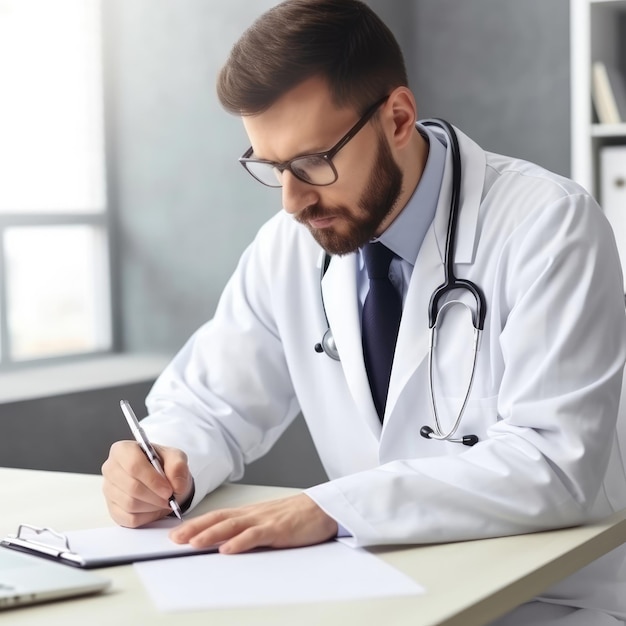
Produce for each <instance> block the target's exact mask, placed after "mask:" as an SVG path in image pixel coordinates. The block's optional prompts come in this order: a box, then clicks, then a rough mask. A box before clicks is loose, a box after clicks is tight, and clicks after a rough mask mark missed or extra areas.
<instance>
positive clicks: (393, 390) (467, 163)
mask: <svg viewBox="0 0 626 626" xmlns="http://www.w3.org/2000/svg"><path fill="white" fill-rule="evenodd" d="M457 136H458V140H459V146H460V150H461V168H462V170H461V176H462V179H461V210H460V215H459V222H458V232H459V233H462V236H458V237H457V240H456V245H457V249H456V259H455V261H456V263H457V264H464V263H471V262H472V261H473V257H474V251H475V239H476V229H477V224H478V214H479V208H480V200H481V197H482V189H483V182H484V177H485V164H486V158H485V153H484V151H483V150H482V149H481V148H480V147H479V146H478V145H477V144H476V143H474V142H473V141H472V140H471V139H469V138H468V137H467V136H466V135H464V134H463V133H461V132H460V131H458V130H457ZM451 193H452V157H451V154H450V148H449V146H448V148H447V150H446V168H445V172H444V176H443V180H442V184H441V192H440V194H439V200H438V202H437V209H436V212H435V218H434V220H433V223H432V225H431V227H430V228H429V230H428V232H427V234H426V237H425V238H424V242H423V243H422V247H421V248H420V251H419V254H418V257H417V261H416V263H415V267H414V269H413V273H412V275H411V282H410V283H409V288H408V291H407V295H406V300H405V305H404V310H403V312H402V322H401V324H400V330H399V332H398V341H397V344H396V352H395V355H394V362H393V369H392V372H391V380H390V382H389V393H388V396H387V406H386V410H385V419H384V427H383V432H384V431H385V430H386V429H387V428H386V427H387V425H388V424H389V423H390V422H392V421H393V420H392V419H391V418H392V416H393V411H394V408H395V406H396V404H397V402H398V399H399V397H400V394H401V393H402V391H403V389H404V388H405V386H406V385H407V383H408V382H409V381H410V379H411V377H412V376H413V374H414V373H415V371H416V369H417V368H418V367H419V366H420V364H421V363H422V361H423V360H424V358H426V356H427V354H428V345H429V336H430V331H429V327H428V323H429V322H428V309H429V303H430V298H431V295H432V294H433V292H434V291H435V290H436V289H437V288H438V287H439V286H440V285H441V284H443V282H444V279H445V277H444V256H445V249H446V236H447V228H448V218H449V215H450V197H451Z"/></svg>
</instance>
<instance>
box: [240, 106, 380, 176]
mask: <svg viewBox="0 0 626 626" xmlns="http://www.w3.org/2000/svg"><path fill="white" fill-rule="evenodd" d="M388 98H389V96H385V97H384V98H381V99H380V100H377V101H376V102H375V103H374V104H373V105H372V106H371V107H370V108H369V109H367V111H365V113H364V114H363V116H362V117H361V118H360V119H359V120H358V121H357V123H356V124H355V125H354V126H353V127H352V128H351V129H350V130H349V131H348V132H347V133H346V134H345V135H344V136H343V137H342V138H341V139H340V140H339V141H338V142H337V143H336V144H335V145H334V146H333V147H332V148H330V150H326V151H324V152H312V153H311V154H301V155H300V156H297V157H294V158H293V159H289V161H284V162H283V163H277V162H276V161H270V160H267V159H253V158H251V155H252V152H253V151H252V146H250V147H249V148H248V149H247V150H246V151H245V152H244V153H243V155H242V156H241V157H239V163H241V165H242V166H243V168H244V169H245V170H246V172H248V174H250V176H252V178H254V179H255V180H258V181H259V182H260V183H261V184H262V185H265V186H266V187H274V188H276V187H282V186H283V185H282V182H281V181H280V180H278V178H277V179H276V184H275V185H270V184H269V183H267V182H265V181H263V180H261V179H260V178H259V177H258V176H256V175H255V174H254V173H253V172H252V170H250V169H249V168H248V163H263V164H265V165H269V166H271V167H272V168H274V169H276V170H278V172H279V173H280V174H282V173H283V172H284V171H285V170H289V171H290V172H291V173H292V174H293V175H294V176H295V177H296V178H297V179H298V180H301V181H302V182H305V183H307V184H309V185H313V186H315V187H328V185H332V184H333V183H335V182H337V179H338V178H339V174H338V173H337V169H336V168H335V165H334V163H333V158H334V157H335V155H336V154H337V153H338V152H339V151H340V150H341V149H342V148H344V147H345V145H346V144H347V143H348V142H349V141H350V140H351V139H353V138H354V137H355V136H356V135H357V133H358V132H359V131H360V130H361V129H362V128H363V127H364V126H365V125H366V124H367V123H368V122H369V121H370V119H371V118H372V116H373V115H374V113H376V111H378V109H379V108H380V107H381V106H382V105H383V104H384V103H385V102H386V101H387V99H388ZM310 158H321V159H324V161H326V162H327V163H328V165H329V166H330V169H331V170H332V172H333V174H334V176H335V177H334V178H333V180H331V181H330V182H328V183H312V182H311V181H310V180H305V179H304V178H302V177H301V176H300V175H299V174H298V173H297V171H296V170H294V169H292V167H291V164H292V163H294V162H295V161H299V160H301V159H310Z"/></svg>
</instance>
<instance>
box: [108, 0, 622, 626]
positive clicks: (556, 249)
mask: <svg viewBox="0 0 626 626" xmlns="http://www.w3.org/2000/svg"><path fill="white" fill-rule="evenodd" d="M218 94H219V97H220V99H221V102H222V104H223V105H224V106H225V107H226V108H227V109H228V110H229V111H231V112H234V113H236V114H238V115H241V117H242V119H243V124H244V126H245V129H246V132H247V134H248V136H249V138H250V142H251V148H250V149H249V150H248V151H246V153H245V155H244V157H242V159H241V161H242V164H243V165H244V166H245V167H246V169H247V170H248V172H249V173H250V174H252V175H253V176H254V177H255V178H257V179H258V180H259V181H260V182H262V183H264V184H266V185H270V186H272V185H273V186H280V187H282V200H283V207H284V211H282V212H280V213H279V214H278V215H276V216H275V217H274V218H273V219H271V220H270V221H269V222H268V223H267V224H266V225H265V226H264V227H263V228H262V229H261V230H260V232H259V234H258V235H257V237H256V239H255V241H254V242H253V243H252V244H251V246H250V247H249V248H248V249H247V250H246V252H245V253H244V254H243V256H242V258H241V261H240V263H239V266H238V268H237V270H236V271H235V273H234V275H233V277H232V278H231V280H230V282H229V284H228V285H227V287H226V289H225V291H224V294H223V296H222V298H221V300H220V303H219V306H218V308H217V311H216V313H215V317H214V318H213V319H212V320H211V321H210V322H208V323H207V324H206V325H205V326H203V327H202V328H201V329H200V330H199V331H198V332H197V333H196V334H195V335H194V336H193V337H192V338H191V340H190V341H189V342H188V343H187V345H186V346H185V347H184V348H183V349H182V350H181V352H180V353H179V354H178V355H177V357H176V358H175V359H174V361H173V362H172V364H171V365H170V366H169V367H168V368H167V370H166V371H165V372H164V373H163V375H162V376H161V377H160V378H159V380H158V381H157V382H156V384H155V386H154V388H153V390H152V391H151V393H150V396H149V398H148V402H147V403H148V407H149V410H150V416H149V417H148V418H146V419H145V420H144V422H143V425H144V427H145V429H146V431H147V433H148V435H149V437H150V438H151V439H152V440H153V441H154V442H156V443H158V444H160V446H159V451H160V453H161V455H162V458H163V462H164V468H165V473H166V475H167V478H168V480H164V479H162V478H161V477H159V476H158V475H157V474H156V472H155V471H154V470H153V469H152V468H151V466H150V465H149V464H148V462H147V460H146V459H145V458H144V457H143V455H142V454H141V452H140V450H139V448H138V447H137V445H136V444H135V443H134V442H118V443H116V444H114V445H113V446H112V448H111V453H110V456H109V459H108V460H107V461H106V462H105V464H104V465H103V475H104V479H105V480H104V493H105V496H106V499H107V503H108V506H109V510H110V512H111V515H112V517H113V519H114V520H115V521H116V522H118V523H119V524H122V525H125V526H131V527H136V526H140V525H142V524H145V523H147V522H149V521H151V520H154V519H156V518H159V517H162V516H164V515H167V514H168V513H169V507H168V498H169V497H170V496H171V494H172V489H173V491H174V495H175V496H176V497H177V499H178V500H179V502H181V503H182V506H183V508H184V509H187V508H189V507H193V506H194V505H195V504H196V503H197V502H198V501H200V500H201V499H202V498H203V497H204V496H205V494H206V493H208V492H210V491H211V490H212V489H214V488H216V487H217V486H218V485H219V484H221V483H222V482H223V481H225V480H236V479H238V478H240V477H241V475H242V472H243V468H244V465H245V464H246V463H248V462H250V461H252V460H254V459H256V458H258V457H260V456H261V455H263V454H264V453H265V452H267V450H269V448H270V447H271V446H272V445H273V443H274V442H275V441H276V440H277V439H278V437H279V436H280V435H281V433H282V432H283V431H284V429H285V428H286V427H287V425H288V424H289V423H290V422H291V421H292V420H293V419H294V417H295V416H296V415H297V414H298V413H299V412H300V411H302V413H303V415H304V417H305V419H306V421H307V424H308V426H309V429H310V431H311V435H312V437H313V440H314V442H315V444H316V446H317V449H318V451H319V454H320V457H321V460H322V462H323V464H324V467H325V469H326V471H327V473H328V475H329V477H330V480H329V482H327V483H325V484H322V485H318V486H315V487H313V488H311V489H308V490H306V491H304V492H303V493H302V494H300V495H297V496H295V497H290V498H285V499H283V500H278V501H273V502H266V503H262V504H257V505H253V506H248V507H243V508H236V509H229V510H222V511H214V512H211V513H209V514H207V515H202V516H199V517H197V518H194V519H191V520H188V521H185V522H184V523H183V524H181V525H180V526H179V527H178V528H177V529H176V530H174V531H173V532H172V537H173V539H174V540H175V541H179V542H189V543H191V544H192V545H195V546H204V545H208V544H213V543H218V542H220V543H221V548H220V550H221V552H223V553H235V552H241V551H245V550H250V549H252V548H255V547H257V546H273V547H287V546H301V545H307V544H313V543H318V542H322V541H325V540H327V539H330V538H332V537H334V536H336V535H337V534H338V533H342V534H348V535H351V536H352V537H353V540H354V542H355V543H356V544H357V545H373V544H394V543H397V544H406V543H410V542H414V543H426V542H440V541H456V540H463V539H472V538H481V537H492V536H500V535H510V534H517V533H525V532H533V531H537V530H542V529H547V528H558V527H564V526H569V525H575V524H580V523H584V522H587V521H589V520H590V519H594V518H596V517H601V516H605V515H608V514H610V513H611V512H613V511H615V510H617V509H619V508H622V507H624V506H626V477H625V476H624V468H623V465H622V462H621V460H620V451H619V448H618V443H617V440H616V438H615V429H616V415H617V407H618V402H619V396H620V389H621V377H622V369H623V365H624V359H625V343H626V342H625V339H626V335H625V333H626V328H625V319H624V308H623V294H622V292H621V285H622V278H621V273H620V269H619V262H618V257H617V251H616V248H615V242H614V239H613V237H612V234H611V231H610V228H609V226H608V225H607V223H606V221H605V220H604V218H603V216H602V213H601V211H600V209H599V208H598V206H597V205H596V204H595V202H594V201H593V199H592V198H590V197H589V195H588V194H586V193H585V191H584V190H582V189H581V188H580V187H578V186H577V185H575V184H574V183H572V182H571V181H568V180H566V179H563V178H561V177H559V176H556V175H554V174H551V173H549V172H546V171H545V170H543V169H541V168H539V167H538V166H536V165H533V164H530V163H526V162H523V161H519V160H515V159H511V158H508V157H503V156H500V155H494V154H490V153H486V152H484V151H483V150H482V149H481V148H480V147H479V146H477V145H476V144H475V143H474V142H472V141H471V140H470V139H469V138H468V137H466V136H465V135H463V134H462V133H460V132H459V131H457V132H456V135H455V137H457V138H458V139H455V138H454V137H453V135H452V133H453V132H454V131H452V132H451V133H446V132H443V130H442V129H441V128H438V127H436V126H430V125H424V124H419V123H418V124H417V126H416V118H417V109H416V104H415V100H414V97H413V94H412V93H411V91H410V90H409V88H408V86H407V80H406V72H405V69H404V62H403V59H402V55H401V52H400V50H399V48H398V45H397V43H396V42H395V40H394V38H393V36H392V35H391V33H390V32H389V30H388V29H387V28H386V27H385V26H384V24H382V23H381V22H380V20H379V19H378V18H377V17H376V15H374V14H373V13H372V11H371V10H369V9H368V8H367V7H366V6H365V5H363V4H361V3H360V2H358V1H356V0H287V2H285V3H283V4H281V5H278V6H277V7H275V8H273V9H272V10H270V11H268V12H267V13H266V14H264V15H263V16H262V17H261V18H260V19H259V20H257V22H255V24H254V25H253V26H252V27H251V28H250V29H249V30H248V31H247V32H246V33H245V34H244V35H243V36H242V38H241V39H240V40H239V41H238V42H237V44H236V45H235V46H234V48H233V50H232V53H231V56H230V58H229V60H228V62H227V63H226V65H225V67H224V68H223V70H222V72H221V74H220V77H219V81H218ZM456 140H458V143H459V151H460V170H459V167H458V166H457V167H456V172H457V174H458V173H459V172H460V180H459V181H458V184H459V185H460V190H459V191H460V194H459V196H458V197H460V208H459V216H458V226H457V236H456V237H454V241H453V242H452V243H453V244H455V248H454V257H453V260H454V263H453V270H454V272H455V273H456V274H457V275H458V276H459V278H461V279H463V280H464V281H472V283H475V284H477V285H478V288H477V290H476V292H477V295H476V296H475V297H473V296H471V295H470V294H468V292H467V290H460V289H454V290H453V291H452V292H451V293H449V294H444V296H443V297H442V298H441V302H440V303H439V305H438V310H439V311H440V313H439V317H438V319H437V327H438V331H437V332H438V334H437V342H436V346H435V348H434V358H433V360H432V364H431V365H432V376H431V375H430V373H429V362H430V359H429V356H428V338H429V325H430V322H429V308H430V298H431V294H433V293H434V292H435V291H436V290H437V289H438V287H439V286H440V285H441V284H442V283H444V281H445V278H446V275H445V272H444V261H445V256H446V250H447V249H448V248H449V247H450V244H449V243H448V244H447V243H446V232H447V227H448V218H449V215H450V206H451V202H452V200H453V198H452V197H451V196H453V195H454V194H453V191H452V190H453V187H454V184H453V177H454V173H453V170H455V168H454V167H453V160H454V159H453V156H454V155H453V153H454V146H455V141H456ZM389 249H391V250H392V252H388V250H389ZM323 251H326V252H327V253H328V255H330V256H329V257H328V258H325V257H324V255H323ZM379 253H380V254H379ZM328 259H330V262H329V263H327V261H328ZM381 259H383V260H381ZM385 259H386V260H385ZM381 267H382V269H381ZM379 294H382V296H381V297H379ZM483 295H484V300H485V302H484V304H483V306H482V308H481V310H482V315H484V318H485V326H484V331H483V332H482V337H481V338H480V350H479V351H478V353H477V356H476V363H475V374H474V376H473V381H472V382H470V380H469V379H470V372H471V371H472V362H473V358H474V357H473V352H472V340H473V339H472V335H473V329H472V326H471V324H469V322H468V317H472V316H473V317H474V322H475V323H477V319H478V318H480V317H482V316H481V315H479V314H478V313H477V311H476V309H477V308H478V306H479V303H480V300H481V299H482V296H483ZM451 301H458V302H457V304H450V302H451ZM459 302H460V304H459ZM465 305H467V307H468V308H469V310H470V312H471V314H470V315H468V313H467V311H466V308H465ZM400 315H401V319H398V318H399V316H400ZM431 317H432V316H431ZM373 324H374V327H373V328H372V325H373ZM328 329H330V331H332V335H333V341H331V342H328V341H324V342H322V341H320V340H321V338H322V336H324V335H325V333H326V331H327V330H328ZM333 344H336V354H335V352H334V347H333ZM324 352H326V354H324ZM329 356H330V357H331V358H329ZM337 359H340V360H337ZM392 361H393V362H392ZM431 378H432V381H431ZM468 388H471V389H470V393H469V395H468V396H467V398H466V395H467V390H468ZM431 396H432V401H431ZM433 405H434V406H433ZM462 405H463V406H462ZM433 408H434V409H435V410H436V411H437V415H436V416H435V414H434V410H433ZM460 414H461V419H460V420H457V417H458V416H459V415H460ZM457 421H459V424H457V425H456V428H455V422H457ZM420 430H422V431H423V435H421V434H420ZM463 437H465V438H466V440H465V443H467V444H470V445H462V443H460V442H459V441H457V440H461V441H462V440H463ZM471 444H474V445H471ZM620 568H621V574H620V573H619V572H620ZM624 570H625V568H624V552H623V551H622V550H618V551H614V552H613V553H611V554H609V555H607V556H606V557H604V558H603V559H600V560H599V561H597V562H596V563H593V564H592V565H590V566H589V567H587V568H585V569H583V570H581V571H580V572H579V573H577V574H576V575H575V576H574V577H571V578H570V579H568V580H567V581H564V582H563V583H562V584H561V585H559V586H557V587H555V588H553V589H551V590H549V592H547V593H546V594H544V595H543V596H542V597H541V598H538V599H537V600H536V601H534V602H531V603H528V604H527V605H524V606H522V607H520V608H519V609H518V610H517V611H515V612H514V613H512V614H510V615H509V616H507V617H505V618H503V619H502V620H501V621H499V622H498V624H531V623H532V624H557V623H558V624H585V625H589V624H594V625H603V624H607V625H608V624H621V623H622V622H621V621H619V620H624V619H626V604H624V600H623V597H622V596H623V593H622V589H623V584H624V582H625V581H624V576H625V575H626V574H625V571H624ZM620 576H621V578H620Z"/></svg>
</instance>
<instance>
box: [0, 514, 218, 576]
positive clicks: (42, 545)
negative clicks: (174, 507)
mask: <svg viewBox="0 0 626 626" xmlns="http://www.w3.org/2000/svg"><path fill="white" fill-rule="evenodd" d="M178 524H179V522H178V520H175V519H171V518H165V519H162V520H159V521H157V522H153V523H152V524H148V525H146V526H142V527H141V528H123V527H121V526H107V527H104V528H92V529H87V530H74V531H69V532H66V533H60V532H57V531H56V530H53V529H52V528H49V527H46V526H43V527H39V526H33V525H31V524H20V525H19V526H18V528H17V532H16V533H15V534H11V535H8V536H6V537H4V538H3V539H2V540H0V545H1V546H4V547H5V548H10V549H12V550H19V551H21V552H27V553H28V554H33V555H36V556H41V557H43V558H47V559H52V560H53V561H57V562H59V563H64V564H66V565H72V566H74V567H81V568H84V569H93V568H99V567H110V566H113V565H125V564H128V563H135V562H137V561H149V560H154V559H166V558H173V557H181V556H188V555H194V554H206V553H210V552H217V549H218V546H217V545H215V546H208V547H207V548H203V549H198V548H193V547H192V546H190V545H188V544H177V543H174V542H173V541H171V540H170V539H169V537H168V534H169V531H170V529H171V528H174V527H175V526H176V525H178Z"/></svg>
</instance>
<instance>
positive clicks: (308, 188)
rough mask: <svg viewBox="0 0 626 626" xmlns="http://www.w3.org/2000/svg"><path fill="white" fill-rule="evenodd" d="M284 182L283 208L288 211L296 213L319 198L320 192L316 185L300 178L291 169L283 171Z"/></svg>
mask: <svg viewBox="0 0 626 626" xmlns="http://www.w3.org/2000/svg"><path fill="white" fill-rule="evenodd" d="M282 182H283V187H282V191H283V208H284V209H285V211H287V213H291V214H292V215H295V214H297V213H299V212H300V211H302V209H306V207H308V206H311V205H312V204H315V203H316V202H317V201H318V200H319V194H318V192H317V189H316V187H315V186H314V185H309V184H308V183H305V182H304V181H302V180H299V179H298V178H296V177H295V176H294V175H293V174H292V173H291V172H289V171H285V172H283V176H282Z"/></svg>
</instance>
